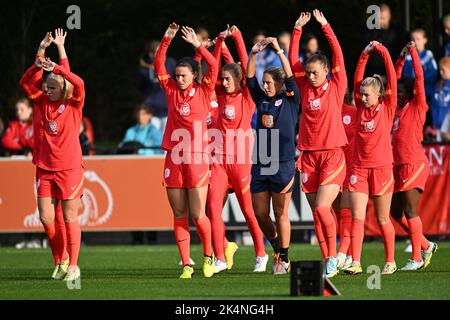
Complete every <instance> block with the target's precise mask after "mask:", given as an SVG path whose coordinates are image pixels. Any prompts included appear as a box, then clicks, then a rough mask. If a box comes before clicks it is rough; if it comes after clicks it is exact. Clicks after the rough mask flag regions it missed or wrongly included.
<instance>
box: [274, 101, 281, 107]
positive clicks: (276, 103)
mask: <svg viewBox="0 0 450 320" xmlns="http://www.w3.org/2000/svg"><path fill="white" fill-rule="evenodd" d="M282 103H283V100H282V99H278V100H277V101H275V107H279V106H281V104H282Z"/></svg>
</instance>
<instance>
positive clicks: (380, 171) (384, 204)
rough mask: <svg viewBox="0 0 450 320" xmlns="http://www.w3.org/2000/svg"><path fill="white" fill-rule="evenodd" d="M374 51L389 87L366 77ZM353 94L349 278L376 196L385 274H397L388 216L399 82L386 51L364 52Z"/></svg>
mask: <svg viewBox="0 0 450 320" xmlns="http://www.w3.org/2000/svg"><path fill="white" fill-rule="evenodd" d="M372 52H376V53H378V54H380V55H381V57H382V58H383V60H384V64H385V68H386V73H387V88H386V91H385V90H384V85H383V80H382V78H381V77H380V76H379V75H374V76H373V77H367V78H365V79H363V77H364V70H365V66H366V64H367V61H368V60H369V57H370V54H371V53H372ZM354 81H355V83H354V92H355V101H356V107H357V108H358V124H359V125H358V128H357V132H356V140H355V148H354V160H353V165H352V168H351V169H350V181H349V191H350V201H351V204H352V214H353V221H352V241H351V242H352V244H351V245H352V257H353V262H352V265H351V266H350V267H349V268H347V269H345V272H346V273H347V274H360V273H362V268H361V251H362V245H363V240H364V220H365V216H366V208H367V202H368V200H369V196H371V197H372V198H373V201H374V206H375V212H376V215H377V219H378V225H379V226H380V229H381V233H382V235H383V241H384V250H385V261H386V264H385V265H384V268H383V271H382V274H392V273H394V272H396V271H397V266H396V264H395V257H394V256H395V231H394V226H393V225H392V222H391V220H390V217H389V210H390V207H391V200H392V191H393V190H394V176H393V173H392V167H393V163H394V158H393V155H392V144H391V129H392V123H393V120H394V113H395V108H396V105H397V78H396V76H395V69H394V65H393V64H392V60H391V57H390V56H389V52H388V51H387V49H386V48H385V47H384V46H383V45H382V44H380V43H378V42H376V41H372V42H371V43H370V44H369V45H367V47H366V48H365V49H364V51H363V52H362V54H361V57H360V58H359V61H358V64H357V66H356V71H355V79H354Z"/></svg>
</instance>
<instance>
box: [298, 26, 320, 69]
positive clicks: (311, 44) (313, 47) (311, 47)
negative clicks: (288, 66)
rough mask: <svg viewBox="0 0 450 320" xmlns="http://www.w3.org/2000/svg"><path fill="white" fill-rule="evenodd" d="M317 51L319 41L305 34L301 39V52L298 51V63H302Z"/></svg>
mask: <svg viewBox="0 0 450 320" xmlns="http://www.w3.org/2000/svg"><path fill="white" fill-rule="evenodd" d="M317 51H319V41H318V40H317V37H316V36H315V35H314V34H312V33H307V34H306V35H305V36H304V39H303V45H302V50H301V51H300V61H301V62H302V63H304V62H305V61H306V60H308V58H309V57H311V56H312V55H313V54H314V53H316V52H317Z"/></svg>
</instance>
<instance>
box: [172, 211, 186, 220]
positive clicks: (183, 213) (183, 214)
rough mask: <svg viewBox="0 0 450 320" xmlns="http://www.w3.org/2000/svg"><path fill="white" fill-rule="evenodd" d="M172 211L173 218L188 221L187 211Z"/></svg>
mask: <svg viewBox="0 0 450 320" xmlns="http://www.w3.org/2000/svg"><path fill="white" fill-rule="evenodd" d="M172 211H173V216H174V217H175V219H186V218H187V213H186V211H183V210H172Z"/></svg>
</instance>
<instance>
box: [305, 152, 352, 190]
mask: <svg viewBox="0 0 450 320" xmlns="http://www.w3.org/2000/svg"><path fill="white" fill-rule="evenodd" d="M300 162H301V164H300V170H301V172H302V190H303V192H305V193H312V192H317V190H318V189H319V186H324V185H331V184H337V185H339V187H340V189H342V183H343V182H344V179H345V156H344V152H343V151H342V149H334V150H326V151H303V152H302V156H301V160H300Z"/></svg>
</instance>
